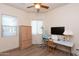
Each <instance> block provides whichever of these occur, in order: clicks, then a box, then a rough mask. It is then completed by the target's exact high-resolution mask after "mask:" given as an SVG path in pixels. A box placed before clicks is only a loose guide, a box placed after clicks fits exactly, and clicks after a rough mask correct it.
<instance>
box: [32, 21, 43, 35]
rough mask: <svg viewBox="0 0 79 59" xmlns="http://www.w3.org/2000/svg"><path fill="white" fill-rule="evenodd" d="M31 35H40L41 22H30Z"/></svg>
mask: <svg viewBox="0 0 79 59" xmlns="http://www.w3.org/2000/svg"><path fill="white" fill-rule="evenodd" d="M31 25H32V34H42V27H43V22H42V21H32V24H31Z"/></svg>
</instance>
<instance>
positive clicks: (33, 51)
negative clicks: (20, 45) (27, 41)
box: [0, 45, 69, 56]
mask: <svg viewBox="0 0 79 59" xmlns="http://www.w3.org/2000/svg"><path fill="white" fill-rule="evenodd" d="M0 56H69V53H66V52H64V51H61V50H57V49H55V51H54V52H49V51H48V50H47V47H40V46H39V45H32V46H31V47H29V48H27V49H23V50H21V49H15V50H12V51H9V52H3V53H0Z"/></svg>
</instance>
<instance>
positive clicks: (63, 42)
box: [53, 40, 73, 55]
mask: <svg viewBox="0 0 79 59" xmlns="http://www.w3.org/2000/svg"><path fill="white" fill-rule="evenodd" d="M53 42H54V43H55V44H56V45H57V46H58V45H62V46H64V47H67V48H69V50H70V51H69V54H70V55H71V48H72V47H73V43H72V42H70V41H64V40H60V41H58V40H53Z"/></svg>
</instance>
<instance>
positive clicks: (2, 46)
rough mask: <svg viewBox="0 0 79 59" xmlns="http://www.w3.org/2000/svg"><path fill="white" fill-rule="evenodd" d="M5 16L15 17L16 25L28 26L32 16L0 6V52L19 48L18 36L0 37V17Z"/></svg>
mask: <svg viewBox="0 0 79 59" xmlns="http://www.w3.org/2000/svg"><path fill="white" fill-rule="evenodd" d="M2 14H7V15H12V16H16V17H17V22H18V25H30V20H31V18H32V15H31V14H30V15H29V14H27V13H26V12H24V11H22V10H19V9H16V8H13V7H11V6H7V5H4V4H0V52H2V51H6V50H9V49H13V48H17V47H19V35H18V34H17V36H16V37H1V15H2ZM17 33H18V32H17Z"/></svg>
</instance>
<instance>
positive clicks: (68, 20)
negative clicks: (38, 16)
mask: <svg viewBox="0 0 79 59" xmlns="http://www.w3.org/2000/svg"><path fill="white" fill-rule="evenodd" d="M45 17H46V19H45V20H44V24H45V29H47V30H48V32H49V34H50V27H53V26H65V28H66V29H70V30H71V31H72V32H73V33H74V35H73V38H72V39H71V41H72V42H73V43H74V47H73V48H72V53H76V54H78V55H79V52H77V51H76V49H77V48H78V49H79V26H78V25H79V4H77V3H76V4H67V5H64V6H62V7H59V8H56V9H54V10H52V11H50V12H48V13H46V14H45Z"/></svg>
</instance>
